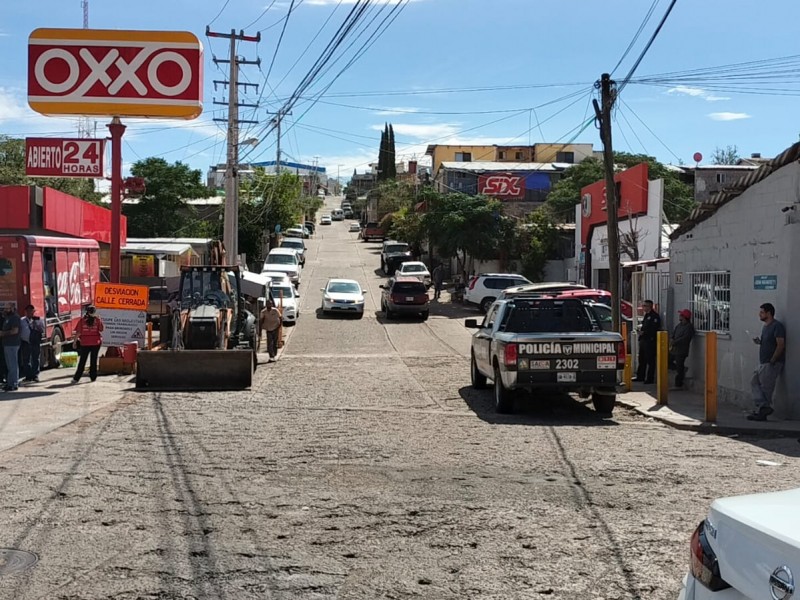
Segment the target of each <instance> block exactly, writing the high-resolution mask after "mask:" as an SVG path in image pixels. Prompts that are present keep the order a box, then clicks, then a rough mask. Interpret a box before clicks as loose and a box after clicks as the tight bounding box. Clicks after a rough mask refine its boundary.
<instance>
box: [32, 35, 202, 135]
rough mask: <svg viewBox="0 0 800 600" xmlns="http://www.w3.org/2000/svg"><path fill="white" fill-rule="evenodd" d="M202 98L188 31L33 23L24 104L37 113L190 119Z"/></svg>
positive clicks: (198, 51) (196, 48) (198, 56)
mask: <svg viewBox="0 0 800 600" xmlns="http://www.w3.org/2000/svg"><path fill="white" fill-rule="evenodd" d="M202 98H203V47H202V44H201V43H200V40H198V39H197V36H195V35H194V34H193V33H189V32H185V31H116V30H103V29H36V30H35V31H33V33H31V35H30V37H29V39H28V104H29V105H30V107H31V108H32V109H33V110H35V111H36V112H39V113H42V114H44V115H105V116H116V117H164V118H177V119H194V118H195V117H197V116H198V115H200V113H201V112H202V110H203V104H202Z"/></svg>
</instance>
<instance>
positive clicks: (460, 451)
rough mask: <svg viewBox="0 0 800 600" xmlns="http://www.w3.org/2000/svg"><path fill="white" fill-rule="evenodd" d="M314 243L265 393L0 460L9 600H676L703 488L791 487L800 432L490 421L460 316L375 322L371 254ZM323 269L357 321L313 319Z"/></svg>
mask: <svg viewBox="0 0 800 600" xmlns="http://www.w3.org/2000/svg"><path fill="white" fill-rule="evenodd" d="M309 245H310V254H309V257H308V263H307V264H308V266H307V268H306V270H305V272H304V274H303V284H302V286H301V293H302V297H301V299H302V314H301V317H300V322H299V323H298V325H297V326H295V327H294V328H291V330H290V331H291V333H290V335H289V337H288V340H287V344H286V347H285V350H284V352H283V354H282V356H281V359H280V360H279V361H278V362H277V363H275V364H269V365H266V364H265V365H262V366H261V367H260V368H259V370H258V371H257V373H256V385H255V386H254V388H253V389H252V390H249V391H247V392H240V393H202V394H177V393H176V394H152V393H149V394H135V393H133V394H129V395H127V396H125V398H124V399H123V400H121V401H120V402H118V403H117V404H115V405H113V406H109V407H106V408H103V409H101V410H99V411H97V412H95V413H93V414H92V415H90V416H88V417H86V418H84V419H82V420H80V421H77V422H75V423H72V424H71V425H69V426H67V427H65V428H62V429H60V430H58V431H56V432H53V433H51V434H49V435H47V436H45V437H41V438H39V439H38V440H36V441H33V442H28V443H26V444H23V445H21V446H18V447H16V448H13V449H10V450H7V451H5V452H2V453H0V490H2V494H0V523H2V527H0V547H9V548H18V549H22V550H27V551H31V552H35V553H36V554H38V555H39V556H40V562H39V563H38V565H37V566H35V567H34V568H33V569H31V570H30V571H28V572H27V573H23V574H16V575H5V576H2V577H0V579H1V581H0V598H3V599H5V598H23V599H33V598H47V599H52V598H60V599H65V600H66V599H71V600H73V599H83V598H114V599H134V598H148V599H150V598H159V599H177V598H203V599H206V598H212V599H213V598H254V599H255V598H276V599H333V598H340V599H363V600H367V599H369V600H374V599H376V598H432V599H463V598H490V599H500V598H503V599H506V598H509V599H516V598H545V597H550V598H592V599H594V598H606V599H610V598H620V599H621V598H647V599H662V598H663V599H667V598H674V597H675V595H676V592H677V589H678V586H679V581H680V578H681V576H682V575H683V573H684V572H685V569H686V564H687V558H688V538H689V535H690V533H691V531H692V529H693V528H694V526H695V525H696V523H697V522H698V521H699V520H700V519H701V517H702V516H703V514H704V513H705V511H706V509H707V507H708V504H709V502H710V501H711V499H712V498H714V497H717V496H719V495H726V494H734V493H743V492H754V491H763V490H770V489H778V488H782V487H790V486H792V485H796V481H798V478H800V467H798V461H797V459H796V456H797V449H798V444H797V443H796V442H795V441H794V440H789V441H786V440H766V441H757V440H747V439H744V438H736V439H729V438H720V437H714V436H703V435H696V434H691V433H687V432H680V431H676V430H673V429H670V428H667V427H665V426H663V425H661V424H658V423H655V422H652V421H651V420H649V419H645V418H642V417H640V416H638V415H636V414H633V413H628V412H625V411H623V410H618V411H617V412H616V413H615V416H614V418H613V419H602V418H600V417H599V416H598V415H597V414H596V413H595V412H594V411H593V410H592V409H591V408H590V407H589V406H587V405H586V404H584V403H582V402H578V401H577V400H573V399H569V398H553V399H550V401H548V402H547V403H546V407H538V408H537V407H524V406H523V407H521V409H522V410H521V411H520V412H519V413H518V414H515V415H511V416H502V417H500V416H495V415H494V414H493V413H492V411H491V405H490V393H489V392H488V391H486V392H484V391H481V392H476V391H473V390H472V389H470V388H469V386H468V375H469V374H468V360H467V356H468V350H469V332H468V331H467V330H465V329H464V328H463V320H462V319H460V318H457V317H458V316H463V315H464V309H462V308H459V307H454V306H452V305H450V304H449V303H447V304H443V305H441V306H436V305H434V309H433V310H432V316H431V318H430V320H429V321H427V322H425V323H423V322H420V321H415V320H411V319H409V320H404V321H397V322H390V323H386V322H384V320H383V318H382V315H381V314H380V313H378V312H376V311H377V308H378V305H379V294H378V292H379V291H380V290H379V288H378V285H379V284H380V283H381V282H382V281H383V279H382V277H381V276H380V275H379V274H378V273H376V271H375V269H376V268H377V267H378V265H379V259H378V256H377V251H378V247H379V246H378V244H364V243H361V242H359V241H357V240H356V239H355V234H349V233H347V232H346V224H342V223H334V224H333V225H332V226H330V227H321V228H320V229H319V233H318V235H317V236H316V238H315V239H314V240H311V241H310V244H309ZM333 276H349V277H355V278H357V279H359V280H360V281H361V282H362V283H363V284H364V286H365V287H366V288H367V289H368V290H369V294H368V311H367V314H366V315H365V317H364V319H362V320H355V319H338V318H319V316H318V315H317V314H316V309H317V308H318V307H319V303H320V293H319V288H320V287H321V286H322V285H323V284H324V282H325V280H326V279H327V278H328V277H333ZM0 433H2V432H0ZM758 459H769V460H772V461H774V462H778V463H781V466H777V467H760V466H758V465H757V464H756V461H757V460H758ZM0 556H1V555H0ZM1 564H2V563H0V565H1ZM2 568H3V567H2V566H0V570H1V569H2ZM6 568H8V567H6Z"/></svg>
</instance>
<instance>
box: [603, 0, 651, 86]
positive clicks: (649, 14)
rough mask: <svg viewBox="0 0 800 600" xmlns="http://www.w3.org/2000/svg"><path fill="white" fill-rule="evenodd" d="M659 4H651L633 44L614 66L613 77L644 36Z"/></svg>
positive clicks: (629, 45)
mask: <svg viewBox="0 0 800 600" xmlns="http://www.w3.org/2000/svg"><path fill="white" fill-rule="evenodd" d="M658 2H659V0H653V3H652V4H650V9H649V10H648V11H647V14H646V15H645V16H644V19H643V20H642V23H641V24H640V25H639V29H637V30H636V33H635V34H634V36H633V39H632V40H631V43H630V44H628V47H627V48H625V52H623V53H622V56H621V57H620V59H619V60H618V61H617V64H616V65H615V66H614V68H613V69H611V74H612V75H613V74H614V72H615V71H616V70H617V69H618V68H619V66H620V65H621V64H622V61H624V60H625V58H626V57H627V56H628V54H629V53H630V51H631V50H632V49H633V46H634V45H635V44H636V42H637V41H638V40H639V36H640V35H642V31H644V28H645V27H646V26H647V23H648V22H649V21H650V17H652V16H653V12H655V9H656V6H658Z"/></svg>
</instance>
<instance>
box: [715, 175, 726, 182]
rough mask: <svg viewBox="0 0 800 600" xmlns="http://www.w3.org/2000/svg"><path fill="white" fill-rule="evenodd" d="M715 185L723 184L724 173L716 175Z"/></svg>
mask: <svg viewBox="0 0 800 600" xmlns="http://www.w3.org/2000/svg"><path fill="white" fill-rule="evenodd" d="M717 183H725V173H717Z"/></svg>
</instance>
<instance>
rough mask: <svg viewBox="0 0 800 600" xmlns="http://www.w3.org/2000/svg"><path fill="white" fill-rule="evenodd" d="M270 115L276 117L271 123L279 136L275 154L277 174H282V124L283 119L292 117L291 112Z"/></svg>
mask: <svg viewBox="0 0 800 600" xmlns="http://www.w3.org/2000/svg"><path fill="white" fill-rule="evenodd" d="M267 114H268V115H275V116H274V117H273V118H272V119H271V120H270V123H274V124H275V132H276V133H277V134H278V138H277V144H276V146H277V150H276V152H275V174H276V175H280V174H281V122H282V121H283V117H286V116H290V115H291V114H292V113H291V112H284V111H283V110H279V111H278V112H276V113H267Z"/></svg>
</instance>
